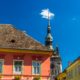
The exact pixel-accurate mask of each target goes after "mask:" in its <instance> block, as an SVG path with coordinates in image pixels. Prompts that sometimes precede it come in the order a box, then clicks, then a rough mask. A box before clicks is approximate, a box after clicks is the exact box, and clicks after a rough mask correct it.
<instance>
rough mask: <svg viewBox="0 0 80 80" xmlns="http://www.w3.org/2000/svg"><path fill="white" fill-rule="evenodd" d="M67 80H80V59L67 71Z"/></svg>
mask: <svg viewBox="0 0 80 80" xmlns="http://www.w3.org/2000/svg"><path fill="white" fill-rule="evenodd" d="M66 74H67V77H66V79H67V80H80V57H79V58H77V59H76V60H75V61H74V62H73V63H71V64H70V65H69V66H68V68H67V69H66Z"/></svg>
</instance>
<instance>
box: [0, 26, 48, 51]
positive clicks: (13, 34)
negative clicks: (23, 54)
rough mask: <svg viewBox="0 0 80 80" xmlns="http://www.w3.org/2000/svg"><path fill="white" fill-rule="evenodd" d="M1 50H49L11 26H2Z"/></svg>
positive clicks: (0, 28) (0, 34)
mask: <svg viewBox="0 0 80 80" xmlns="http://www.w3.org/2000/svg"><path fill="white" fill-rule="evenodd" d="M0 48H16V49H33V50H47V48H46V47H45V46H44V45H42V44H41V43H39V42H38V41H36V40H35V39H33V38H32V37H30V36H29V35H28V34H25V33H24V32H22V31H19V30H17V29H16V28H14V27H13V26H12V25H11V24H0Z"/></svg>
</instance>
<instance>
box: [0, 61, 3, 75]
mask: <svg viewBox="0 0 80 80" xmlns="http://www.w3.org/2000/svg"><path fill="white" fill-rule="evenodd" d="M0 61H1V62H2V72H1V73H0V74H2V73H3V71H4V59H0Z"/></svg>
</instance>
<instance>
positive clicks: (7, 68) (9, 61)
mask: <svg viewBox="0 0 80 80" xmlns="http://www.w3.org/2000/svg"><path fill="white" fill-rule="evenodd" d="M1 54H4V55H5V57H4V67H3V68H4V69H3V74H7V75H13V60H14V59H13V55H16V54H17V53H1ZM23 54H24V53H23ZM18 55H21V54H18ZM35 55H36V54H34V56H35ZM38 55H40V56H42V59H41V76H45V77H46V76H49V75H50V56H49V55H46V54H38ZM32 56H33V54H29V53H26V54H24V56H23V61H24V66H23V75H32Z"/></svg>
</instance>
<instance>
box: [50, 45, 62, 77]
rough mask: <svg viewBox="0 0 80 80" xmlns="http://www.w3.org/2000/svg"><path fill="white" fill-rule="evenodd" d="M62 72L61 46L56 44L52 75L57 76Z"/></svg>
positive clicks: (52, 58)
mask: <svg viewBox="0 0 80 80" xmlns="http://www.w3.org/2000/svg"><path fill="white" fill-rule="evenodd" d="M61 72H62V60H61V57H60V54H59V48H58V46H56V48H55V50H54V52H53V55H52V57H51V76H52V77H54V78H55V77H56V76H57V75H58V74H59V73H61Z"/></svg>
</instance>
